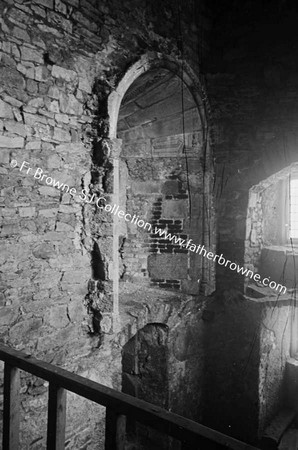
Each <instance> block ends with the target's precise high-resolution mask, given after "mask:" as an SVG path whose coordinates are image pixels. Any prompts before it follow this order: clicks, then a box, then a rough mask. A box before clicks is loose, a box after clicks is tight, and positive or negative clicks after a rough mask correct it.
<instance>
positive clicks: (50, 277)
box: [0, 0, 208, 449]
mask: <svg viewBox="0 0 298 450" xmlns="http://www.w3.org/2000/svg"><path fill="white" fill-rule="evenodd" d="M0 13H1V19H0V25H1V32H0V36H1V44H0V60H1V66H0V80H1V88H0V133H1V134H0V163H1V164H0V175H1V185H2V188H1V194H0V217H1V245H2V247H1V256H0V264H1V268H0V271H1V275H2V280H1V297H0V337H1V341H3V342H5V343H7V344H10V345H12V346H14V347H15V348H17V349H22V350H25V351H26V352H29V353H32V354H34V355H35V356H37V357H39V358H41V359H44V360H46V361H49V362H52V363H54V364H58V365H62V366H64V367H66V368H68V369H70V370H72V371H75V372H77V373H80V374H82V375H84V376H87V377H89V378H92V379H94V380H97V381H101V382H102V383H104V384H107V385H110V386H113V387H116V388H119V387H120V381H121V378H120V373H121V371H120V370H119V361H120V354H119V352H114V350H113V349H114V346H113V345H112V343H111V338H109V337H105V339H104V341H103V340H102V335H101V333H100V326H99V320H100V317H99V316H100V314H99V311H98V307H97V306H96V305H94V303H93V304H91V303H90V299H89V298H88V296H87V297H86V295H87V293H88V292H89V293H90V290H91V291H92V289H93V288H94V286H95V284H94V283H95V281H96V282H97V281H99V285H100V287H99V291H100V292H98V294H100V299H101V300H102V302H103V303H105V302H107V303H108V302H109V301H110V297H111V277H112V273H111V266H112V251H111V241H112V225H111V216H110V215H109V214H106V216H104V215H101V214H100V213H101V211H100V210H99V209H96V206H95V205H94V204H93V203H88V202H89V201H90V199H91V197H90V196H89V194H90V195H93V194H94V195H95V196H96V198H97V197H98V196H99V195H101V194H106V195H107V198H108V195H110V194H111V192H112V190H111V182H112V169H113V168H112V167H111V163H110V161H109V160H108V158H107V157H106V153H105V146H104V141H103V138H105V137H107V135H108V125H109V123H108V118H107V96H108V94H109V93H110V92H111V91H112V90H113V89H114V88H115V86H116V85H117V82H118V81H119V79H120V78H121V77H122V76H123V74H124V73H125V71H126V70H127V68H128V67H129V66H130V65H131V64H132V63H134V62H135V61H136V60H137V59H138V58H139V57H140V55H142V54H143V53H144V52H146V51H149V52H150V51H151V52H154V51H157V52H160V53H163V54H166V55H169V56H170V57H171V58H174V59H175V58H176V59H177V60H179V59H180V58H181V35H180V34H179V29H180V28H181V29H182V34H183V42H184V48H183V52H184V56H185V58H186V60H187V61H188V63H189V64H191V65H193V67H194V69H196V70H197V69H198V55H199V53H200V54H201V53H202V51H203V50H204V51H205V49H206V45H205V43H204V44H203V42H202V40H199V39H198V35H197V29H198V25H197V24H198V23H201V24H202V27H204V29H205V30H206V27H207V26H208V21H207V19H204V18H203V16H201V13H202V10H201V9H200V8H198V7H196V6H195V5H194V3H193V2H191V1H190V2H187V4H184V5H183V10H182V9H181V10H178V9H175V7H174V4H173V3H172V2H170V1H167V0H165V1H164V2H162V3H160V2H158V3H157V2H149V3H148V2H145V1H144V2H140V1H139V0H137V1H135V0H131V1H128V2H125V3H123V2H118V1H114V0H113V1H112V2H111V1H106V2H98V1H96V0H89V1H88V0H65V1H61V0H55V1H54V0H36V1H34V2H24V1H23V0H16V1H12V0H3V1H1V3H0ZM198 17H201V19H200V21H199V22H198V20H197V19H198ZM179 23H180V24H181V27H179V26H178V25H179ZM186 24H187V26H186ZM161 25H162V26H161ZM206 33H207V31H206ZM179 41H180V43H179ZM202 49H203V50H202ZM54 184H56V187H54ZM59 186H60V187H59ZM83 189H85V191H84V192H85V193H82V190H83ZM88 280H89V284H88ZM90 280H91V281H90ZM92 280H93V281H92ZM94 280H95V281H94ZM92 286H93V287H92ZM99 347H100V349H99ZM117 348H118V347H117ZM77 401H78V400H77V399H75V398H74V397H72V396H70V401H69V404H70V407H69V414H70V418H71V419H70V420H68V425H67V426H68V429H67V439H68V447H69V448H78V449H79V448H86V446H87V445H89V448H93V447H92V445H93V443H94V442H96V443H97V444H96V445H98V439H99V435H98V434H99V432H97V431H95V432H94V433H93V434H92V433H91V434H90V430H96V422H98V420H99V419H98V418H99V416H100V414H99V412H98V410H97V409H96V407H95V406H94V411H93V409H92V408H93V407H91V406H90V405H89V404H87V403H86V402H83V401H80V403H77ZM45 402H46V386H45V385H44V384H43V383H42V382H41V381H40V380H36V379H35V378H34V377H31V376H29V375H23V376H22V414H23V417H24V420H23V422H22V425H21V429H22V436H21V439H22V441H21V442H22V445H23V446H30V448H41V446H42V445H44V436H45V433H44V430H45V421H46V414H45V411H46V409H45ZM74 405H75V412H76V414H75V412H74V409H73V406H74ZM88 411H89V412H90V414H88ZM34 412H37V413H38V414H37V415H36V414H34ZM24 448H25V447H24Z"/></svg>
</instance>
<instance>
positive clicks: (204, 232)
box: [117, 67, 214, 294]
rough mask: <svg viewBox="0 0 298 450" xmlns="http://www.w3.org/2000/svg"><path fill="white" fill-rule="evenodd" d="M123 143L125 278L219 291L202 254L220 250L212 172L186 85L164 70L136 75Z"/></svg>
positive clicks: (122, 123) (122, 112)
mask: <svg viewBox="0 0 298 450" xmlns="http://www.w3.org/2000/svg"><path fill="white" fill-rule="evenodd" d="M117 138H118V139H120V140H121V142H122V146H121V153H120V159H119V174H120V189H119V203H120V206H121V209H123V210H124V211H125V212H126V214H127V220H124V219H122V220H120V221H119V223H118V232H119V242H118V246H119V249H120V251H121V255H120V258H119V259H120V278H121V280H122V281H126V282H132V283H140V282H141V283H143V284H144V285H148V286H152V285H153V286H158V287H160V288H164V289H170V290H172V289H175V290H178V291H182V292H186V293H189V294H199V293H200V292H203V293H206V291H207V290H208V289H211V290H213V283H214V274H213V272H212V268H211V264H210V262H208V260H207V259H206V258H203V256H202V254H200V253H199V250H200V249H196V248H195V246H198V245H199V244H201V245H203V244H205V246H208V249H210V250H211V251H212V248H213V247H214V239H213V233H214V229H213V221H214V214H213V209H212V205H211V204H212V201H211V180H212V177H213V173H212V168H211V164H210V155H209V148H208V144H207V141H206V130H205V124H204V123H203V121H202V117H201V112H200V110H199V108H198V105H197V103H196V101H195V98H194V96H193V94H192V93H191V91H190V90H189V88H188V87H187V85H186V83H184V82H183V81H182V79H181V78H180V77H179V76H178V75H177V74H176V73H174V72H172V71H171V70H169V69H167V68H161V67H159V68H152V69H149V70H148V71H146V72H145V73H143V74H141V75H140V76H139V77H137V78H136V79H135V81H134V82H133V83H132V84H131V85H130V87H129V88H128V89H127V90H126V92H125V94H124V96H123V98H122V102H121V106H120V109H119V115H118V122H117ZM169 235H170V236H169ZM166 236H168V238H166ZM171 238H172V239H171ZM187 243H188V246H187V247H186V244H187Z"/></svg>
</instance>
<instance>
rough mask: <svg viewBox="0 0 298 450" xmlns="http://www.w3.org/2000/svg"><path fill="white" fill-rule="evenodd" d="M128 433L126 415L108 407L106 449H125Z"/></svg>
mask: <svg viewBox="0 0 298 450" xmlns="http://www.w3.org/2000/svg"><path fill="white" fill-rule="evenodd" d="M125 435H126V416H123V415H121V414H117V413H116V412H115V411H114V410H113V409H111V408H106V437H105V450H124V448H125Z"/></svg>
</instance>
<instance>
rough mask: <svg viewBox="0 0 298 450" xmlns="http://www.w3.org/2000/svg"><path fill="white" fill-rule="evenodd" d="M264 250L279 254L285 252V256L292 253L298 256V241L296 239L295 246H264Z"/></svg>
mask: <svg viewBox="0 0 298 450" xmlns="http://www.w3.org/2000/svg"><path fill="white" fill-rule="evenodd" d="M263 249H266V250H275V251H277V252H283V253H284V254H287V253H290V254H293V251H294V255H298V240H297V239H296V240H295V242H293V246H292V245H291V244H284V245H264V246H263Z"/></svg>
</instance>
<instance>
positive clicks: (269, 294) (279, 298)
mask: <svg viewBox="0 0 298 450" xmlns="http://www.w3.org/2000/svg"><path fill="white" fill-rule="evenodd" d="M296 295H298V289H287V292H286V293H285V294H280V293H278V292H275V291H274V290H273V289H271V288H270V287H268V286H263V285H259V284H258V285H257V284H252V283H251V284H248V285H247V287H246V289H245V294H244V297H245V299H246V300H249V301H252V302H256V303H268V302H269V303H270V302H274V303H276V302H279V303H280V302H281V303H283V302H284V303H288V302H293V300H294V299H295V298H296ZM297 300H298V298H297Z"/></svg>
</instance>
